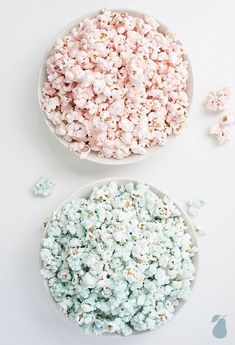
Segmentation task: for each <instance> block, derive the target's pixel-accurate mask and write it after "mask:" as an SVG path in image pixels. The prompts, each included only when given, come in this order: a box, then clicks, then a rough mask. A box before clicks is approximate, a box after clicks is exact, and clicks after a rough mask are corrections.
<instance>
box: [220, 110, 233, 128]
mask: <svg viewBox="0 0 235 345" xmlns="http://www.w3.org/2000/svg"><path fill="white" fill-rule="evenodd" d="M234 123H235V114H234V113H229V114H226V115H223V116H222V118H221V120H220V125H221V126H232V125H234Z"/></svg>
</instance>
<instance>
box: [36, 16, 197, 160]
mask: <svg viewBox="0 0 235 345" xmlns="http://www.w3.org/2000/svg"><path fill="white" fill-rule="evenodd" d="M192 92H193V78H192V71H191V66H190V63H189V59H188V57H187V55H186V54H185V52H184V48H183V46H182V44H181V43H180V41H179V40H178V39H177V38H176V36H175V34H173V33H172V32H171V31H170V30H169V29H167V28H166V27H165V26H164V25H162V24H160V23H159V22H158V21H157V20H156V19H154V18H152V17H150V16H147V15H145V14H143V13H141V12H137V11H132V10H104V11H96V12H93V13H90V14H87V15H85V16H82V17H80V18H79V19H77V20H75V21H74V22H72V23H71V24H69V25H68V26H67V27H66V28H65V29H63V30H62V32H61V33H59V34H58V35H57V36H56V38H55V39H54V40H53V42H52V43H51V45H50V47H49V48H48V50H47V52H46V55H45V58H44V59H43V63H42V66H41V69H40V75H39V82H38V95H39V103H40V107H41V110H42V112H43V115H44V118H45V120H46V123H47V125H48V127H49V129H50V130H51V132H52V133H53V134H54V135H55V136H56V138H57V139H58V140H59V141H60V142H61V143H62V144H63V145H64V146H65V147H66V148H68V149H69V150H70V151H72V152H74V153H75V154H77V155H78V156H79V157H80V158H85V159H87V160H90V161H93V162H97V163H101V164H108V165H120V164H129V163H133V162H137V161H140V160H142V159H145V158H147V157H150V156H151V155H152V154H154V153H155V152H156V151H157V150H158V149H159V148H160V147H161V146H164V145H165V144H166V142H167V140H168V139H169V138H171V137H173V136H176V135H178V134H179V133H180V132H181V130H182V129H183V127H184V125H185V121H186V119H187V117H188V112H189V107H190V103H191V100H192Z"/></svg>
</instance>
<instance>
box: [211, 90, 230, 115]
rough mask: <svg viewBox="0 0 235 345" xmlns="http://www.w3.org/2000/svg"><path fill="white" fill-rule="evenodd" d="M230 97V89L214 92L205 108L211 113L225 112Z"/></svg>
mask: <svg viewBox="0 0 235 345" xmlns="http://www.w3.org/2000/svg"><path fill="white" fill-rule="evenodd" d="M229 97H230V90H229V88H228V87H225V88H223V89H221V90H216V91H212V92H211V93H210V94H209V96H208V97H207V99H206V101H205V106H206V108H207V109H208V110H211V111H224V110H225V109H226V107H227V105H228V102H229Z"/></svg>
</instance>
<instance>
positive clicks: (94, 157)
mask: <svg viewBox="0 0 235 345" xmlns="http://www.w3.org/2000/svg"><path fill="white" fill-rule="evenodd" d="M111 10H112V11H115V12H119V13H121V12H128V13H129V14H130V15H132V16H135V17H141V18H143V17H144V16H145V15H146V13H143V12H139V11H134V10H128V9H125V8H124V9H115V8H114V9H111ZM99 13H100V11H94V12H90V13H87V14H85V15H83V16H81V17H79V18H78V19H76V20H74V21H73V22H72V23H70V24H68V25H67V26H66V27H65V28H64V29H63V30H62V31H61V32H60V33H59V34H58V35H57V36H56V37H55V38H54V39H53V41H52V42H51V44H50V45H49V47H48V49H47V51H46V53H45V55H44V58H43V61H42V64H41V68H40V71H39V79H38V99H39V104H40V108H41V111H42V113H43V114H44V110H43V107H42V86H43V84H44V82H45V81H46V65H45V61H46V59H47V58H48V57H49V56H50V52H51V49H52V48H53V47H54V45H55V42H56V40H57V39H59V38H60V39H61V38H63V37H64V36H66V34H68V33H69V32H70V30H71V29H72V28H74V27H75V26H76V25H77V24H78V23H80V22H81V21H83V20H84V19H85V18H90V19H92V18H94V17H96V16H97V15H98V14H99ZM167 30H168V28H167V27H166V26H165V25H163V24H162V23H160V27H159V31H160V32H162V33H164V32H166V31H167ZM178 42H179V43H181V42H180V41H178ZM184 59H185V60H186V61H188V72H189V77H188V81H187V94H188V97H189V107H188V109H190V106H191V103H192V97H193V74H192V68H191V64H190V61H189V58H188V56H187V55H184ZM44 119H45V121H46V123H47V125H48V127H49V129H50V131H51V133H52V134H53V135H54V136H55V137H56V138H57V139H58V140H59V141H60V142H61V144H63V145H64V146H65V147H66V148H68V146H69V144H68V142H66V141H65V140H64V139H63V138H62V137H60V136H59V135H58V134H56V133H55V128H54V125H53V124H52V123H51V122H50V121H49V120H48V119H47V117H46V116H45V114H44ZM169 139H172V138H168V140H169ZM160 148H161V149H163V147H161V146H159V145H156V146H154V147H150V148H148V150H147V153H145V154H144V155H137V154H131V155H130V156H128V157H126V158H123V159H116V158H107V157H99V156H98V154H97V153H96V152H90V153H89V154H88V155H87V156H86V158H85V159H87V160H89V161H92V162H95V163H99V164H105V165H123V164H130V163H135V162H139V161H142V160H144V159H146V158H148V157H151V156H152V155H153V154H154V153H155V152H156V151H157V150H159V149H160ZM73 153H75V154H76V155H77V156H78V157H79V155H78V154H77V153H76V152H73Z"/></svg>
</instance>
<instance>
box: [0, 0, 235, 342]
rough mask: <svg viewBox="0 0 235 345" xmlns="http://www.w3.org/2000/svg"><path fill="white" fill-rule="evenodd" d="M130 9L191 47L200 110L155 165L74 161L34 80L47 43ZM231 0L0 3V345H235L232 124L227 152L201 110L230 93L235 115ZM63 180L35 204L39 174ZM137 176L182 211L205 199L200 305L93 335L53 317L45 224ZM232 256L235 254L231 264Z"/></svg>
mask: <svg viewBox="0 0 235 345" xmlns="http://www.w3.org/2000/svg"><path fill="white" fill-rule="evenodd" d="M105 6H106V7H109V6H110V7H115V6H116V7H121V6H123V7H127V8H132V9H137V10H142V11H144V12H146V13H150V14H152V15H153V16H155V17H156V18H157V19H159V20H160V21H161V22H163V23H165V24H166V25H167V26H169V27H171V28H172V29H174V30H175V32H176V33H177V34H178V36H179V38H180V39H181V41H182V42H183V43H184V45H185V47H186V50H187V52H188V55H189V57H190V59H191V62H192V66H193V72H194V100H193V107H192V111H191V113H190V118H189V121H188V123H187V128H185V130H184V131H183V133H182V134H181V135H180V136H179V137H178V138H176V139H175V140H173V144H170V145H169V146H168V145H167V146H166V147H165V148H164V149H162V150H160V151H159V152H158V153H157V154H156V155H155V157H153V158H150V159H149V160H146V161H144V162H141V163H137V164H135V165H131V166H121V167H106V166H99V165H95V164H92V163H87V162H86V161H84V160H82V161H79V159H78V158H77V157H76V156H73V155H72V154H70V153H69V152H67V151H66V150H65V149H64V148H63V147H62V146H61V144H59V143H58V142H57V141H56V140H55V139H54V138H53V137H52V135H51V134H50V132H49V130H48V129H47V127H46V125H45V124H44V121H43V119H42V116H41V114H40V111H39V106H38V102H37V92H36V86H37V77H38V70H39V65H40V62H41V59H42V56H43V54H44V51H45V50H46V48H47V46H48V44H49V42H50V41H51V40H52V38H53V37H54V36H55V35H56V34H57V32H58V31H60V30H61V29H62V28H63V27H64V26H65V25H66V24H68V23H69V22H70V21H72V20H74V19H76V17H79V16H80V15H83V14H84V13H86V12H89V11H92V10H94V9H99V8H103V7H105ZM234 13H235V2H234V0H223V1H221V0H220V1H218V0H204V1H202V0H197V1H189V0H184V1H183V0H178V1H166V0H158V1H156V0H153V1H150V0H143V1H137V0H135V1H131V0H125V1H123V2H122V1H120V0H119V1H107V0H104V1H103V2H102V1H96V0H95V1H88V0H86V1H84V0H83V1H82V0H64V1H61V0H50V1H48V0H47V1H46V0H40V1H39V0H37V1H35V0H34V1H32V0H21V1H16V0H15V1H9V0H6V1H5V0H3V1H1V14H0V16H1V18H0V25H1V30H0V32H1V41H0V42H1V55H0V61H1V64H0V87H1V139H2V143H1V158H2V159H1V161H2V164H1V170H0V172H1V231H0V236H1V240H0V245H1V249H0V259H1V260H0V265H1V267H0V275H1V278H0V279H1V284H0V296H1V304H0V308H1V310H0V325H1V332H0V344H3V345H32V344H34V345H39V344H40V345H41V344H43V345H62V344H66V345H72V344H88V345H91V344H102V345H106V344H109V343H110V342H112V344H113V345H119V344H135V345H139V344H142V343H144V342H146V343H148V344H149V345H152V344H161V345H170V344H173V343H174V344H181V345H188V344H190V345H198V344H206V345H210V344H212V345H213V344H228V345H230V344H234V341H235V327H234V320H235V319H234V317H235V310H234V309H235V308H234V307H235V303H234V291H235V290H234V278H235V273H234V272H235V270H234V267H233V265H234V241H235V236H234V232H235V212H234V211H235V183H234V180H235V165H234V152H235V126H234V127H233V128H231V142H230V143H229V144H228V145H227V146H223V147H218V146H216V145H215V143H214V141H213V139H212V138H210V137H209V136H208V135H207V132H208V127H210V126H211V125H212V124H215V123H216V121H217V118H218V116H219V115H214V114H209V113H207V112H205V111H204V109H203V107H202V106H201V103H202V100H203V98H205V96H206V95H207V93H208V91H209V90H211V89H216V88H218V87H223V86H226V85H228V86H229V87H231V88H233V96H232V101H231V110H233V111H235V101H234V99H235V98H234V97H235V20H234ZM42 174H43V175H46V176H49V177H51V178H52V179H53V180H54V181H55V182H56V187H55V190H54V192H53V194H52V195H51V196H50V197H49V198H46V199H40V198H36V197H33V196H32V195H31V192H30V188H31V185H32V184H33V183H34V182H35V180H36V179H37V178H38V177H39V176H40V175H42ZM112 176H114V177H115V176H121V177H130V178H131V177H133V178H135V179H140V180H144V181H145V182H149V183H152V184H154V185H155V186H156V187H158V188H159V189H161V190H163V191H165V192H166V193H168V194H169V195H171V196H172V197H173V198H175V200H176V201H178V202H179V203H180V204H181V205H184V203H185V201H186V200H187V199H188V198H190V197H194V196H195V197H200V198H202V199H203V200H205V202H206V207H205V208H204V210H203V211H202V213H201V215H200V219H199V221H200V223H201V225H202V227H203V229H204V230H205V231H206V233H207V235H206V236H205V237H200V238H199V247H200V271H199V276H198V282H197V284H196V287H195V290H194V292H193V294H192V297H191V299H190V300H189V301H188V303H187V304H186V306H185V307H184V308H183V309H182V310H181V312H180V313H179V314H178V315H177V316H176V317H175V318H174V319H173V320H172V321H170V322H169V323H168V324H167V325H166V326H164V327H162V328H161V329H159V330H157V331H155V332H152V333H151V332H147V333H145V334H143V335H138V336H135V337H129V338H121V337H112V338H110V337H104V336H102V337H95V336H88V335H85V334H84V332H83V330H81V329H79V328H77V327H75V326H73V325H72V324H70V323H69V322H68V321H67V320H65V318H64V317H63V316H62V315H60V314H59V312H57V310H55V309H54V307H53V304H52V303H51V301H50V300H49V297H48V295H47V292H46V290H45V288H44V286H43V282H42V279H41V277H40V274H39V267H38V255H39V243H40V238H41V229H40V226H41V224H42V222H43V220H44V219H45V218H46V217H47V216H48V215H49V214H50V213H51V212H52V211H53V209H54V208H55V207H56V206H57V205H58V204H59V203H60V202H61V201H62V200H63V199H64V198H65V197H67V196H68V195H69V194H70V193H71V192H73V191H74V190H75V189H77V188H78V187H80V186H82V185H84V184H86V183H88V182H91V181H94V180H96V179H99V178H104V177H112ZM232 251H233V254H232ZM214 314H227V326H228V335H227V337H226V338H225V339H221V340H218V339H215V338H213V336H212V333H211V330H212V324H211V323H210V320H211V318H212V316H213V315H214Z"/></svg>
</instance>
